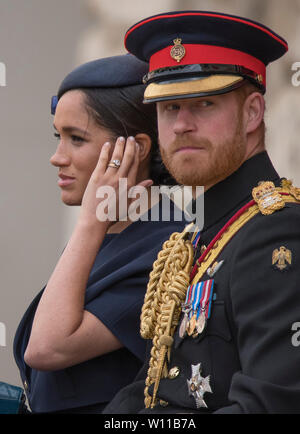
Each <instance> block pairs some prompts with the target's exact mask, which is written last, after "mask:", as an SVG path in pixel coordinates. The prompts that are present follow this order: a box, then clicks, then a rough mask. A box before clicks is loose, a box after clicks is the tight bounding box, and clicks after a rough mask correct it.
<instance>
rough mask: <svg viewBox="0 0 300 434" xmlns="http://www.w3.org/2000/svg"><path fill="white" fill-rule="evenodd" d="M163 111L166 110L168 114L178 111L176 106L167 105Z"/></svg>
mask: <svg viewBox="0 0 300 434" xmlns="http://www.w3.org/2000/svg"><path fill="white" fill-rule="evenodd" d="M165 110H167V111H168V112H171V111H174V110H179V105H178V104H167V105H166V107H165Z"/></svg>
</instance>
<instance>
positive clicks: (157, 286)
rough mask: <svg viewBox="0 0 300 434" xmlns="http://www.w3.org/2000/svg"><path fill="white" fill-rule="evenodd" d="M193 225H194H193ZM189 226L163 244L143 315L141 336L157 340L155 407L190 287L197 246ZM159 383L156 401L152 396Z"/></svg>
mask: <svg viewBox="0 0 300 434" xmlns="http://www.w3.org/2000/svg"><path fill="white" fill-rule="evenodd" d="M192 225H193V224H192ZM192 225H189V226H188V227H187V228H186V229H185V230H184V232H183V233H177V232H175V233H173V234H172V235H171V237H170V239H169V240H168V241H166V242H165V243H164V245H163V248H162V250H161V251H160V252H159V254H158V258H157V260H156V261H155V262H154V264H153V270H152V272H151V273H150V280H149V283H148V286H147V292H146V295H145V302H144V305H143V308H142V314H141V335H142V337H143V338H145V339H153V346H152V349H151V357H150V362H149V369H148V375H147V379H146V383H145V384H146V388H145V405H146V408H149V407H150V405H151V407H152V408H153V407H154V406H155V404H156V393H157V389H158V385H159V381H160V378H161V377H166V375H167V371H166V365H165V358H166V354H167V352H168V358H169V357H170V349H171V346H172V343H173V338H172V336H173V334H174V331H175V328H176V326H177V324H178V322H179V317H180V313H181V303H183V302H184V300H185V294H186V291H187V288H188V285H189V280H190V276H189V274H190V271H191V268H192V264H193V256H194V251H193V246H192V244H191V242H190V241H189V240H188V239H186V236H187V235H188V233H189V232H188V230H189V228H190V227H191V226H192ZM154 382H155V386H154V393H153V398H152V399H151V396H150V395H149V393H148V388H149V386H150V385H151V384H152V383H154Z"/></svg>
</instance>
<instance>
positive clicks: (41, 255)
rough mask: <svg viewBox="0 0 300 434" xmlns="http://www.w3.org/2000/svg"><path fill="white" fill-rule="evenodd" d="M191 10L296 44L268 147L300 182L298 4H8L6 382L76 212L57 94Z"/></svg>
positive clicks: (273, 77) (0, 6)
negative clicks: (63, 84)
mask: <svg viewBox="0 0 300 434" xmlns="http://www.w3.org/2000/svg"><path fill="white" fill-rule="evenodd" d="M162 4H163V6H162ZM183 9H187V10H188V9H190V10H194V9H202V10H213V11H220V12H225V13H230V14H237V15H244V16H247V17H249V18H251V19H254V20H258V21H261V22H263V23H264V24H266V25H267V26H269V27H271V28H273V29H274V30H275V31H276V32H277V33H279V34H280V35H282V36H283V37H285V38H286V39H287V40H288V42H289V45H290V51H289V53H288V54H287V55H286V56H285V57H284V58H283V59H281V60H280V61H279V62H277V63H274V64H273V65H271V66H270V67H269V73H268V92H267V95H266V100H267V114H266V124H267V147H268V150H269V153H270V155H271V157H272V159H273V161H274V164H275V167H276V168H277V170H278V171H279V173H280V174H281V175H282V176H288V177H289V178H291V179H293V180H294V182H295V183H296V184H298V185H299V186H300V170H299V167H300V152H299V137H300V122H299V117H300V116H299V113H300V86H299V87H298V86H295V85H293V84H292V76H293V74H295V71H292V65H293V64H294V63H295V62H300V0H287V1H285V2H282V1H281V0H264V1H261V0H243V1H240V0H163V1H161V0H151V2H150V1H148V0H44V1H43V2H41V1H39V0H0V62H2V63H4V64H5V66H6V86H5V87H1V88H0V97H1V99H0V125H1V142H0V144H1V170H0V175H1V183H0V187H1V195H0V206H1V231H0V241H1V250H0V264H1V265H0V270H1V289H0V291H1V292H0V334H1V336H0V380H2V381H7V382H11V383H14V384H20V379H19V374H18V371H17V368H16V366H15V363H14V359H13V355H12V343H13V338H14V334H15V331H16V327H17V325H18V323H19V321H20V319H21V317H22V315H23V313H24V311H25V309H26V307H27V306H28V304H29V303H30V302H31V300H32V299H33V297H34V296H35V295H36V294H37V293H38V292H39V290H40V289H41V288H42V287H43V286H44V284H45V283H46V281H47V279H48V277H49V275H50V274H51V272H52V270H53V267H54V266H55V264H56V261H57V259H58V257H59V255H60V253H61V251H62V249H63V247H64V245H65V243H66V242H67V240H68V237H69V235H70V233H71V231H72V228H73V225H74V222H75V219H76V216H77V211H78V210H76V209H74V208H72V209H70V208H67V207H66V206H65V205H63V204H61V202H60V194H59V190H58V187H57V185H56V180H57V170H55V169H54V168H52V167H51V166H50V164H49V158H50V156H51V155H52V153H53V152H54V150H55V147H56V141H55V140H54V138H53V127H52V117H51V115H50V97H51V96H52V95H54V94H55V92H56V90H57V87H58V85H59V83H60V81H61V80H62V79H63V78H64V76H65V75H66V74H67V73H68V72H69V71H71V70H72V69H73V68H74V67H75V66H77V65H79V64H80V63H83V62H86V61H89V60H92V59H96V58H98V57H105V56H111V55H116V54H122V53H124V52H125V51H124V48H123V35H124V33H125V31H126V30H127V28H128V27H129V26H131V25H132V24H134V23H135V22H136V21H139V20H141V19H142V18H144V17H146V16H150V15H154V14H157V13H160V12H166V11H171V10H183ZM294 84H295V83H294ZM296 84H297V81H296ZM299 84H300V78H299ZM3 334H5V336H3Z"/></svg>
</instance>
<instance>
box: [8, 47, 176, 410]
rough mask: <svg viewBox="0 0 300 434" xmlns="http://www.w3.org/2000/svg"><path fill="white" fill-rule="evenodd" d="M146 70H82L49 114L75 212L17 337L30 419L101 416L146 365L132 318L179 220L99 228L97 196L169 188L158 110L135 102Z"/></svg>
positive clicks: (109, 61) (135, 66) (135, 64)
mask: <svg viewBox="0 0 300 434" xmlns="http://www.w3.org/2000/svg"><path fill="white" fill-rule="evenodd" d="M147 69H148V68H147V65H146V64H144V63H143V62H141V61H139V60H137V59H136V58H134V57H133V56H131V55H123V56H115V57H110V58H106V59H100V60H96V61H93V62H89V63H87V64H84V65H81V66H80V67H78V68H76V69H75V70H74V71H72V72H71V73H70V74H69V75H68V76H67V77H66V78H65V79H64V81H63V82H62V84H61V86H60V88H59V91H58V95H57V98H56V101H54V104H53V107H52V108H53V113H55V116H54V128H55V135H56V136H57V138H58V146H57V150H56V152H55V154H54V155H53V156H52V157H51V160H50V161H51V164H53V165H54V166H55V167H56V168H57V169H58V177H59V180H58V185H59V187H60V190H61V199H62V201H63V202H64V203H65V204H67V205H71V206H72V205H81V208H80V213H79V217H78V221H77V223H76V225H75V228H74V231H73V233H72V235H71V238H70V240H69V242H68V244H67V245H66V247H65V249H64V251H63V253H62V254H61V257H60V259H59V261H58V263H57V265H56V267H55V269H54V271H53V273H52V275H51V276H50V279H49V281H48V283H47V285H46V286H45V288H44V289H43V290H42V291H41V292H40V293H39V294H38V295H37V297H36V298H35V299H34V300H33V302H32V303H31V305H30V306H29V308H28V309H27V311H26V313H25V315H24V317H23V319H22V321H21V323H20V325H19V327H18V330H17V332H16V336H15V342H14V353H15V359H16V362H17V365H18V367H19V369H20V373H21V378H22V381H23V384H24V389H25V391H26V394H27V398H28V402H29V405H30V408H31V411H32V412H34V413H49V412H50V413H51V412H55V413H59V412H60V413H93V412H101V410H102V409H103V408H104V406H105V405H106V404H107V403H108V402H109V401H110V400H111V399H112V398H113V396H114V395H115V394H116V393H117V392H118V390H120V389H121V388H123V387H124V386H126V385H127V384H129V383H131V382H132V380H133V379H134V377H135V375H136V374H137V372H138V370H139V369H140V367H141V366H142V362H143V360H144V353H145V342H144V341H143V339H142V338H141V337H140V336H139V318H140V311H141V306H142V304H143V299H144V294H145V291H146V287H147V282H148V277H149V272H150V271H151V269H152V264H153V262H154V261H155V259H156V257H157V253H158V252H159V250H160V249H161V247H162V244H163V242H164V241H165V240H166V239H168V238H169V236H170V234H171V233H172V232H179V231H181V230H182V229H183V227H184V221H181V222H175V221H174V219H173V221H172V215H173V216H174V209H173V213H171V221H170V222H165V221H162V219H160V221H149V220H148V221H142V219H140V220H137V221H134V222H131V221H130V220H128V218H127V219H119V221H115V222H112V221H100V220H99V215H98V214H97V213H96V211H97V210H98V205H99V203H100V202H101V198H99V197H97V195H96V192H97V191H98V188H99V187H101V186H110V187H113V188H114V189H115V190H116V192H118V185H119V184H118V181H119V179H120V178H126V179H127V184H128V188H130V187H132V186H135V185H140V186H142V187H145V188H147V189H148V190H149V188H150V186H151V185H152V184H155V185H160V184H166V185H171V184H173V183H174V181H173V180H172V178H171V177H170V175H169V174H168V172H167V171H166V169H165V168H164V166H163V165H162V162H161V160H160V156H159V152H158V146H157V136H156V113H155V108H154V107H153V106H152V105H151V106H149V105H144V104H143V103H142V99H143V92H144V85H143V84H141V83H142V77H143V75H144V74H146V72H147ZM125 193H126V192H125ZM122 194H124V193H122ZM116 197H118V194H117V195H116ZM103 200H104V199H103ZM149 206H150V205H149ZM148 213H149V214H150V211H149V212H148Z"/></svg>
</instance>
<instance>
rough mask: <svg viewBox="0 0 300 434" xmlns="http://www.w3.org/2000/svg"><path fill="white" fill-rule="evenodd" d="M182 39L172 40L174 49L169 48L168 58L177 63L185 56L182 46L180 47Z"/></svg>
mask: <svg viewBox="0 0 300 434" xmlns="http://www.w3.org/2000/svg"><path fill="white" fill-rule="evenodd" d="M181 41H182V39H180V38H176V39H174V40H173V43H174V47H172V48H171V51H170V56H171V57H172V59H174V60H176V61H177V62H178V63H179V62H180V61H181V60H182V59H183V58H184V56H185V48H184V46H183V45H181Z"/></svg>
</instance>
